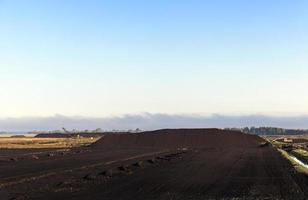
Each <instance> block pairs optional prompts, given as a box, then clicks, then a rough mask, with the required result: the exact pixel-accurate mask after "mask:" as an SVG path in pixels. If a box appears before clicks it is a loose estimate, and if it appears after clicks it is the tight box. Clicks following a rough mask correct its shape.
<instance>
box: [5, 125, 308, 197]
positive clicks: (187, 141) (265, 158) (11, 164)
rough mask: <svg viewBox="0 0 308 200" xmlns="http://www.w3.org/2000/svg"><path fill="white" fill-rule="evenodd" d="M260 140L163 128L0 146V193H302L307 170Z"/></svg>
mask: <svg viewBox="0 0 308 200" xmlns="http://www.w3.org/2000/svg"><path fill="white" fill-rule="evenodd" d="M264 142H265V141H264V140H263V139H261V138H259V137H257V136H253V135H246V134H242V133H239V132H227V131H221V130H217V129H178V130H171V129H170V130H160V131H153V132H147V133H135V134H108V135H105V136H104V137H103V138H102V139H101V140H99V141H97V142H96V143H95V144H93V145H92V146H91V147H87V148H78V149H70V150H57V151H56V150H42V151H40V152H38V150H27V151H26V152H21V151H20V150H15V151H14V150H3V151H2V150H1V151H0V157H1V161H0V199H31V200H32V199H44V200H45V199H47V200H48V199H76V200H84V199H89V200H90V199H97V200H98V199H108V200H118V199H123V200H135V199H137V200H138V199H140V200H144V199H147V200H149V199H183V200H186V199H196V200H198V199H200V200H201V199H307V198H308V178H307V176H305V175H303V174H299V173H297V172H295V170H294V169H293V167H292V166H291V164H290V163H289V162H288V161H287V160H285V159H284V158H283V157H282V156H281V155H280V153H279V152H278V151H277V150H275V149H274V148H273V147H272V146H271V145H266V146H263V145H260V144H262V143H264ZM50 154H52V156H50ZM29 155H32V156H29ZM33 155H34V156H33ZM14 158H15V159H16V160H14Z"/></svg>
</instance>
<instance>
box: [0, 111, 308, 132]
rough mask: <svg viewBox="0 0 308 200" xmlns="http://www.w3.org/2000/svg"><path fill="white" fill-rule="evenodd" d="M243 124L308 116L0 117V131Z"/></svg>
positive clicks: (300, 120) (306, 123) (297, 122)
mask: <svg viewBox="0 0 308 200" xmlns="http://www.w3.org/2000/svg"><path fill="white" fill-rule="evenodd" d="M245 126H256V127H258V126H274V127H281V128H295V129H296V128H302V129H304V128H308V116H306V115H303V116H288V117H287V116H286V117H277V116H265V115H241V116H229V115H217V114H215V115H210V116H205V115H193V114H190V115H189V114H186V115H185V114H183V115H171V114H150V113H145V114H135V115H122V116H112V117H101V118H99V117H97V118H90V117H69V116H64V115H54V116H51V117H20V118H2V119H0V127H1V130H0V131H33V130H57V129H61V127H65V128H67V129H78V130H85V129H96V128H102V129H103V130H112V129H117V130H124V129H136V128H140V129H143V130H152V129H161V128H183V127H186V128H198V127H217V128H225V127H245Z"/></svg>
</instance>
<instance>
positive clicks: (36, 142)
mask: <svg viewBox="0 0 308 200" xmlns="http://www.w3.org/2000/svg"><path fill="white" fill-rule="evenodd" d="M98 139H99V138H35V137H25V138H10V137H7V138H5V137H2V138H0V148H6V149H23V148H25V149H26V148H70V147H80V146H86V145H89V144H91V143H93V142H95V141H97V140H98Z"/></svg>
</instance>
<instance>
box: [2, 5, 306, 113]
mask: <svg viewBox="0 0 308 200" xmlns="http://www.w3.org/2000/svg"><path fill="white" fill-rule="evenodd" d="M307 10H308V1H306V0H292V1H290V0H251V1H250V0H249V1H248V0H232V1H230V0H217V1H213V0H208V1H206V0H200V1H194V0H189V1H187V0H185V1H184V0H182V1H181V0H151V1H144V0H142V1H141V0H140V1H132V0H130V1H113V0H112V1H111V0H110V1H103V0H97V1H94V0H92V1H88V0H87V1H77V0H50V1H48V0H44V1H40V0H36V1H33V0H27V1H26V0H20V1H17V0H7V1H5V0H4V1H3V0H2V1H1V0H0V94H1V96H0V118H6V117H21V116H52V115H54V114H57V113H58V114H62V115H66V116H76V115H77V116H86V117H99V116H102V117H104V116H110V115H121V114H127V113H142V112H150V113H168V114H181V113H199V114H211V113H219V114H231V115H242V114H248V115H249V114H265V115H298V114H308V92H307V88H308V56H307V53H308V12H307Z"/></svg>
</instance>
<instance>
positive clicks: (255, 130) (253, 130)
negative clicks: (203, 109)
mask: <svg viewBox="0 0 308 200" xmlns="http://www.w3.org/2000/svg"><path fill="white" fill-rule="evenodd" d="M226 130H234V131H241V132H244V133H249V134H255V135H302V134H308V130H305V129H284V128H277V127H245V128H226Z"/></svg>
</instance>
